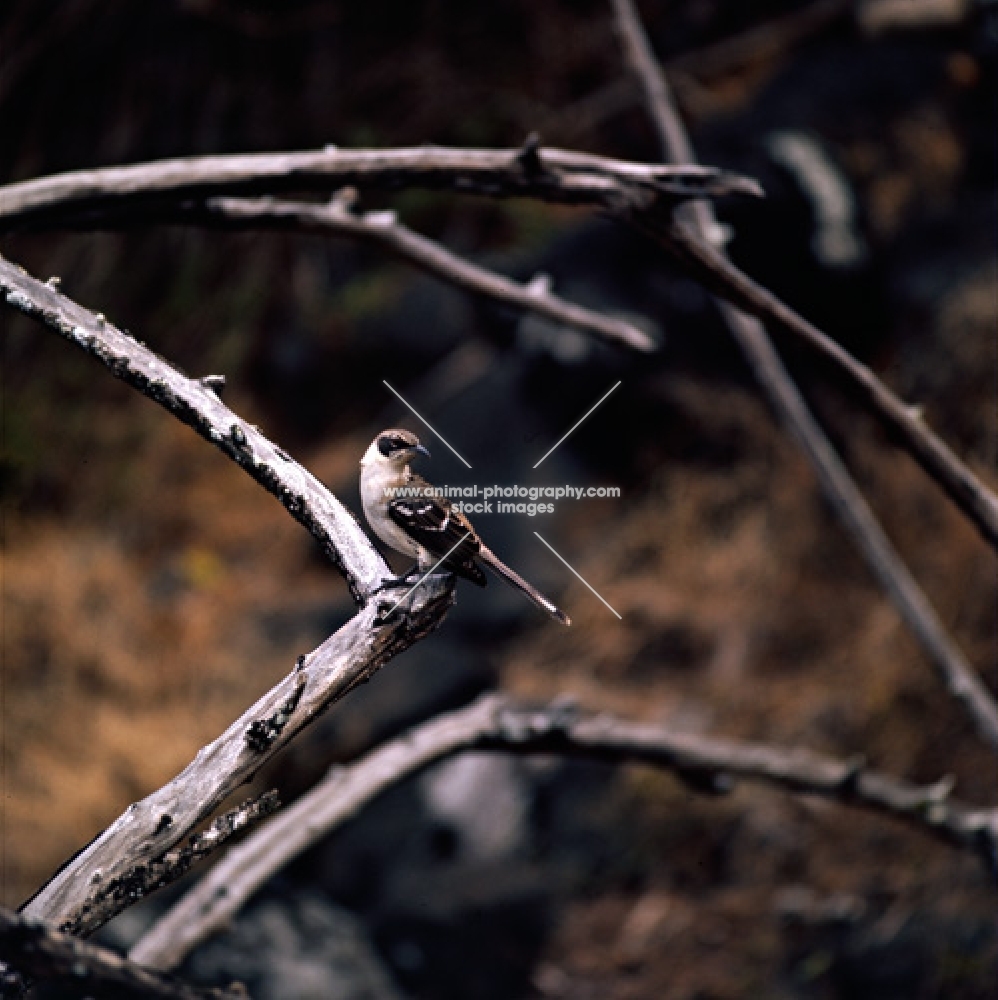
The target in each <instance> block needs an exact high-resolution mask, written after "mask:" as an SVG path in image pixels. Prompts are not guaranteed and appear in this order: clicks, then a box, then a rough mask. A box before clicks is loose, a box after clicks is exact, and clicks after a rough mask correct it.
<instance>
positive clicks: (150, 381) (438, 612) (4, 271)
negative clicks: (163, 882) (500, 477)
mask: <svg viewBox="0 0 998 1000" xmlns="http://www.w3.org/2000/svg"><path fill="white" fill-rule="evenodd" d="M0 290H2V291H3V292H4V293H5V295H6V299H7V302H8V303H10V304H11V305H12V306H14V307H15V308H17V309H19V310H21V311H22V312H24V313H26V314H27V315H29V316H33V317H35V318H36V319H39V320H41V321H42V322H43V323H45V324H46V325H47V326H49V327H51V328H52V329H54V330H56V331H57V332H58V333H60V334H62V335H63V336H64V337H66V339H68V340H69V341H71V342H72V343H74V344H76V345H77V346H79V347H81V348H82V349H83V350H85V351H86V352H87V353H88V354H91V355H92V356H94V357H95V358H97V359H98V360H99V361H100V362H101V363H103V364H104V365H105V366H106V367H107V368H109V369H110V370H111V371H112V372H113V373H114V374H115V375H116V376H117V377H118V378H120V379H122V380H123V381H125V382H127V383H129V384H130V385H132V386H134V387H135V388H137V389H138V390H139V391H140V392H142V393H143V394H145V395H147V396H149V397H150V398H151V399H154V400H155V401H156V402H158V403H160V404H161V405H162V406H163V407H165V408H166V409H167V410H169V411H170V412H171V413H172V414H174V416H176V417H178V418H179V419H181V420H183V421H184V422H185V423H187V424H190V425H191V426H192V427H194V429H195V430H197V431H198V432H199V433H200V434H202V436H204V437H205V438H207V439H208V440H209V441H211V442H212V443H213V444H215V445H216V446H217V447H219V448H220V449H221V450H222V451H223V452H224V453H225V454H226V455H228V456H229V457H230V458H232V459H233V460H234V461H236V462H237V463H238V464H239V465H240V466H242V467H243V468H244V469H245V470H246V471H247V472H249V473H250V475H252V476H253V478H254V479H256V480H257V481H258V482H260V483H261V484H262V485H264V486H265V487H267V488H268V489H269V490H270V491H271V492H273V493H274V494H275V495H277V496H278V497H279V498H280V499H281V500H282V502H283V503H284V505H285V507H287V508H288V510H289V511H290V512H291V514H292V515H294V516H295V518H296V519H297V520H299V521H300V522H301V523H302V524H304V525H305V526H306V527H308V528H309V529H310V530H311V531H312V533H313V534H314V535H316V537H318V538H320V539H321V540H323V542H324V544H325V547H326V550H327V552H329V553H330V555H331V557H333V558H335V559H337V560H338V561H339V565H340V566H341V568H342V569H343V571H344V573H345V575H346V576H347V579H348V581H349V582H350V583H351V589H352V590H353V591H354V592H355V594H357V595H359V596H360V597H361V598H363V599H365V600H367V603H366V604H365V605H364V607H363V608H362V610H361V611H360V612H359V613H358V614H357V616H356V617H354V618H353V619H351V620H350V621H349V622H347V624H346V625H344V626H343V627H342V628H340V629H339V631H337V632H335V633H334V634H333V635H332V636H330V637H329V638H328V639H327V640H326V641H325V642H324V643H323V644H322V645H321V646H319V647H318V648H317V649H316V650H315V651H313V652H312V653H311V654H309V656H307V657H304V658H300V659H299V662H298V664H297V666H296V667H295V669H294V670H293V671H292V672H291V674H289V676H288V677H286V678H285V679H284V680H283V681H282V682H281V683H279V684H278V685H277V686H276V687H274V688H272V689H271V690H270V691H269V692H267V693H266V694H265V695H264V696H263V697H262V698H260V700H259V701H257V703H256V704H255V705H254V706H253V707H252V708H250V709H249V710H248V711H247V712H246V713H244V714H243V715H242V716H241V717H240V718H239V719H238V720H236V721H235V722H234V723H233V724H232V725H231V726H230V727H229V728H228V729H227V730H226V731H225V732H224V733H223V734H222V735H221V736H219V737H218V738H217V739H216V740H214V742H212V743H210V744H209V745H208V746H206V747H204V748H203V749H202V750H201V751H200V752H199V753H198V755H197V757H196V758H195V759H194V760H193V761H192V762H191V763H190V764H189V765H188V766H187V768H186V769H185V770H184V771H183V772H182V773H181V774H180V775H178V776H177V777H176V778H174V779H173V780H172V781H170V782H169V783H167V784H166V785H164V786H163V787H162V788H161V789H159V790H158V791H156V792H153V793H152V794H151V795H149V796H147V797H146V798H145V799H143V800H142V801H141V802H139V803H136V804H134V805H132V806H130V807H129V808H128V810H127V811H126V812H125V813H123V814H122V815H121V816H120V817H119V818H118V819H117V820H116V821H115V822H114V823H113V824H112V825H111V826H110V827H108V829H107V830H105V831H104V832H103V833H102V834H100V836H98V837H97V838H96V839H95V840H94V841H93V842H92V843H91V844H89V845H88V846H87V847H86V848H84V850H82V851H81V852H80V853H79V854H77V855H76V856H75V857H74V858H72V859H71V860H70V861H69V862H68V863H67V864H66V865H65V866H64V867H63V868H62V869H61V870H60V871H59V872H58V873H57V874H56V875H55V876H54V877H53V878H52V879H51V881H49V882H48V883H47V884H46V885H45V886H43V887H42V889H40V890H39V892H38V893H37V894H36V895H35V896H34V897H33V898H32V899H31V900H30V901H29V902H28V903H27V904H26V905H25V907H24V911H25V913H27V914H28V915H30V916H34V917H36V918H39V919H43V920H47V921H50V922H52V923H55V924H57V925H62V924H71V923H73V922H74V921H76V920H79V919H80V918H81V915H82V912H83V909H84V907H85V906H86V904H87V902H88V896H89V895H90V893H91V892H92V891H93V885H94V877H95V876H97V877H98V878H99V879H100V880H103V881H108V882H113V881H114V880H115V879H121V878H123V877H125V876H126V875H127V874H128V873H129V872H131V871H134V870H135V869H136V867H137V866H139V865H145V864H149V863H150V862H152V861H154V860H155V859H157V858H160V857H162V855H163V854H164V853H165V852H166V851H168V850H169V849H170V848H171V847H173V846H174V845H175V844H177V843H178V842H179V841H180V840H181V839H182V838H183V837H185V836H187V835H188V834H189V833H190V832H191V831H192V830H193V829H195V828H196V827H197V826H198V824H200V823H201V822H203V821H204V820H205V819H207V817H208V816H210V815H211V813H212V812H213V811H214V810H215V809H216V808H217V807H218V806H219V805H220V804H221V802H222V801H223V800H224V799H225V797H226V796H227V795H229V794H230V793H231V792H233V791H234V790H235V789H236V788H238V787H239V785H241V784H242V783H243V782H245V781H248V780H249V779H250V778H251V777H252V776H253V775H254V774H255V773H256V771H257V770H258V769H259V768H260V766H261V765H262V764H264V763H265V762H266V761H267V760H268V759H269V758H270V757H272V756H273V755H274V754H275V753H277V752H278V751H279V750H280V749H281V748H282V747H283V746H285V745H286V744H287V743H288V742H289V741H290V740H291V739H292V738H293V737H294V736H295V735H296V734H297V733H298V732H300V731H301V730H302V729H303V728H304V727H305V726H307V725H308V724H309V723H311V722H312V721H314V719H315V718H316V717H317V716H318V715H319V714H320V713H321V712H323V711H325V710H326V709H327V708H328V707H329V706H330V705H331V704H332V703H333V702H335V701H338V700H339V699H340V698H342V697H343V696H344V695H346V694H347V692H349V691H350V690H352V689H353V688H354V687H355V686H356V685H357V684H360V683H363V682H364V681H365V680H367V679H368V678H369V677H370V676H371V675H372V674H373V673H374V672H375V671H377V670H378V669H379V668H380V667H381V666H382V665H383V664H385V663H387V662H388V661H389V660H390V659H391V658H392V657H393V656H394V655H395V654H396V653H398V652H401V650H403V649H406V648H407V647H408V646H410V645H412V643H414V642H416V641H417V640H419V639H421V638H423V637H424V636H425V635H427V634H428V633H429V632H430V631H432V630H433V629H434V628H435V627H436V626H437V625H438V624H439V622H440V621H441V619H442V618H443V615H444V613H445V612H446V610H447V608H448V607H449V606H450V604H451V602H452V597H453V586H452V581H450V580H449V579H444V578H440V577H434V578H431V579H430V580H428V581H426V583H424V585H423V586H422V587H421V588H420V589H419V591H418V592H417V593H416V594H415V595H414V597H413V600H412V603H411V605H410V606H408V607H407V609H406V610H405V612H404V613H399V614H397V615H395V616H386V615H384V610H385V608H387V607H390V606H391V605H390V602H389V603H388V604H386V603H385V601H384V600H370V598H371V597H372V596H373V592H374V590H375V588H376V587H377V585H378V584H380V582H381V581H382V580H383V579H384V578H385V577H386V576H388V568H387V566H386V564H385V563H384V561H383V560H382V559H381V557H380V555H378V553H377V551H376V550H375V549H374V547H373V545H372V544H371V542H370V540H369V539H368V537H367V535H366V534H365V533H364V532H363V531H362V530H361V528H360V526H359V525H358V524H357V522H356V520H354V518H353V515H352V514H350V513H349V512H348V511H347V510H346V508H344V507H343V506H342V505H341V504H340V503H339V501H338V500H336V498H335V497H334V496H333V495H332V494H331V493H330V492H329V491H328V490H327V489H326V488H325V487H324V486H323V485H322V484H321V483H319V481H318V480H316V479H315V478H314V477H313V476H311V474H310V473H308V472H306V471H305V470H304V469H303V468H302V467H301V466H299V465H298V464H297V463H295V462H294V461H293V460H292V459H291V458H290V457H289V456H287V455H285V454H284V453H283V452H282V451H281V450H280V449H279V448H277V446H276V445H274V444H272V443H271V442H270V441H269V440H268V439H267V438H266V437H264V436H263V434H261V433H260V431H259V430H257V429H256V428H255V427H252V426H251V425H249V424H247V423H246V422H245V421H243V420H241V419H240V418H239V417H237V416H236V415H235V414H234V413H233V412H232V411H231V410H229V409H228V408H227V407H225V406H224V405H222V403H221V402H220V401H219V400H218V398H217V396H216V395H215V393H214V391H213V390H212V389H211V388H210V387H208V386H205V385H204V384H203V383H202V382H198V381H195V380H192V379H189V378H187V377H185V376H184V375H182V374H181V373H180V372H179V371H177V370H176V369H175V368H174V367H173V366H171V365H170V364H169V363H168V362H167V361H165V360H164V359H162V358H160V357H158V356H157V355H155V354H154V353H153V352H152V351H150V350H149V349H148V348H147V347H145V346H144V345H142V344H140V343H139V342H138V341H137V340H135V339H134V338H132V337H131V336H129V335H128V334H126V333H124V332H122V331H121V330H118V329H116V328H115V327H114V326H112V325H111V324H110V323H108V322H107V320H105V319H104V317H102V316H99V315H94V314H93V313H91V312H90V311H89V310H87V309H84V308H83V307H82V306H80V305H78V304H77V303H75V302H73V301H72V300H71V299H68V298H66V297H65V296H64V295H61V294H60V293H59V292H57V291H56V290H55V289H54V288H52V287H49V286H48V285H46V284H43V283H41V282H39V281H37V280H35V279H34V278H31V277H29V276H28V275H27V274H25V273H24V271H23V270H21V269H20V268H18V267H16V266H15V265H13V264H10V263H9V262H8V261H6V260H4V259H3V258H0ZM386 597H387V595H386ZM289 709H290V711H289ZM278 719H280V724H278V723H277V720H278ZM262 732H266V734H267V738H266V739H261V738H260V736H261V733H262ZM165 819H169V822H166V821H165Z"/></svg>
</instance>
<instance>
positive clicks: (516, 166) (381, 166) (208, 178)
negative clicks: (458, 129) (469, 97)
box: [0, 144, 760, 230]
mask: <svg viewBox="0 0 998 1000" xmlns="http://www.w3.org/2000/svg"><path fill="white" fill-rule="evenodd" d="M349 185H356V186H358V187H364V188H388V189H393V188H400V187H425V188H443V189H450V190H454V191H463V192H465V193H477V194H485V195H489V196H490V197H514V196H523V197H527V196H529V197H535V198H542V199H543V200H545V201H554V202H562V203H565V204H572V205H596V206H602V207H604V208H608V209H613V210H622V209H624V208H638V207H642V206H644V207H648V206H650V205H651V204H654V203H657V202H659V201H661V200H665V201H676V200H682V199H686V198H695V197H715V196H721V195H726V194H759V193H760V189H759V186H758V184H757V183H756V182H755V181H753V180H751V179H749V178H747V177H741V176H736V175H734V174H730V173H725V172H724V171H720V170H716V169H714V168H713V167H668V166H662V165H661V164H647V163H630V162H627V161H624V160H614V159H610V158H609V157H605V156H593V155H591V154H589V153H576V152H573V151H570V150H563V149H543V150H542V149H537V148H535V147H531V146H530V145H529V144H525V146H524V147H523V148H522V149H450V148H447V147H443V146H415V147H410V148H405V149H373V150H372V149H337V148H336V147H335V146H330V147H327V148H326V149H324V150H317V151H315V152H302V153H257V154H250V155H242V156H194V157H186V158H182V159H175V160H159V161H156V162H152V163H139V164H135V165H134V166H127V167H106V168H103V169H99V170H76V171H73V172H71V173H65V174H55V175H53V176H51V177H40V178H36V179H34V180H30V181H21V182H19V183H17V184H9V185H7V186H6V187H0V230H10V229H13V228H20V227H21V226H25V225H30V226H32V227H37V226H40V225H44V224H46V223H47V222H48V221H49V220H54V222H55V224H57V225H59V226H62V225H65V224H66V222H67V219H68V218H70V217H72V218H74V219H76V220H77V221H79V222H80V223H83V224H97V223H100V222H102V221H103V222H107V221H109V220H113V215H114V212H115V211H118V212H119V214H120V212H124V213H125V214H126V215H127V216H128V217H129V218H132V219H134V218H135V217H136V215H139V216H142V215H144V214H148V215H150V216H152V217H155V216H156V214H157V212H159V211H162V210H165V211H166V212H167V214H168V215H169V214H171V213H172V212H173V211H174V207H175V206H176V205H177V203H178V202H183V201H185V200H186V201H190V202H199V201H203V200H204V199H205V198H209V197H211V196H213V195H226V194H228V195H234V194H241V195H246V194H273V193H276V192H279V191H289V190H294V191H322V192H326V193H327V194H331V193H332V192H333V191H338V190H339V189H340V188H343V187H346V186H349Z"/></svg>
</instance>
